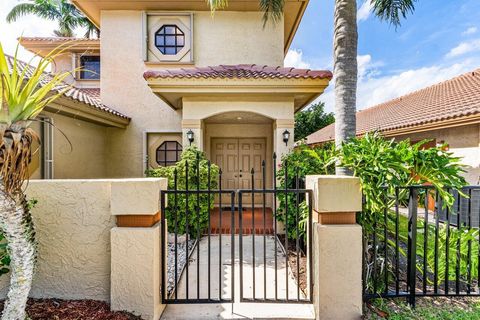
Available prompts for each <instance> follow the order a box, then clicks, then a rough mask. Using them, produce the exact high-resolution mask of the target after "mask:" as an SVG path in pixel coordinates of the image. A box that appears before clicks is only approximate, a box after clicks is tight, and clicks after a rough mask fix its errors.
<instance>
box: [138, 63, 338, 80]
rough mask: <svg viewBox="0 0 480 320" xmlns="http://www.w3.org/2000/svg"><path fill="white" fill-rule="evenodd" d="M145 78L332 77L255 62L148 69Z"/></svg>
mask: <svg viewBox="0 0 480 320" xmlns="http://www.w3.org/2000/svg"><path fill="white" fill-rule="evenodd" d="M143 76H144V78H145V79H152V78H153V79H156V78H197V79H198V78H204V79H216V78H220V79H331V78H332V73H331V72H330V71H325V70H310V69H296V68H284V67H269V66H259V65H255V64H239V65H220V66H215V67H204V68H178V69H166V70H160V71H147V72H145V73H144V74H143Z"/></svg>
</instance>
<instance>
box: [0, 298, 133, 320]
mask: <svg viewBox="0 0 480 320" xmlns="http://www.w3.org/2000/svg"><path fill="white" fill-rule="evenodd" d="M3 303H4V302H3V301H1V302H0V310H3ZM27 313H28V316H29V317H30V319H31V320H80V319H81V320H141V319H142V318H141V317H139V316H135V315H133V314H131V313H128V312H112V311H110V306H109V305H108V304H107V303H106V302H102V301H93V300H60V299H29V300H28V303H27Z"/></svg>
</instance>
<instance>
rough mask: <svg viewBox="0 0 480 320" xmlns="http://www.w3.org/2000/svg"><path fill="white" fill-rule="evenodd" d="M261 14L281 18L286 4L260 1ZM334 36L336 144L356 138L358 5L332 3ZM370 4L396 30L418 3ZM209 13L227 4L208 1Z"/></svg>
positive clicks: (383, 0)
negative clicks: (333, 9) (333, 5)
mask: <svg viewBox="0 0 480 320" xmlns="http://www.w3.org/2000/svg"><path fill="white" fill-rule="evenodd" d="M259 1H260V8H261V9H262V10H263V12H264V16H263V20H264V23H266V22H267V20H268V19H269V18H273V20H274V21H278V19H279V18H280V17H281V16H282V14H283V9H284V6H285V0H259ZM334 1H335V13H334V28H333V29H334V34H333V60H334V67H333V75H334V78H335V144H336V145H337V147H341V145H342V143H344V142H345V141H347V140H348V139H351V138H353V137H355V133H356V118H355V113H356V103H357V70H358V68H357V44H358V33H357V1H356V0H334ZM365 1H370V3H371V5H372V9H373V11H374V13H375V15H376V16H377V17H379V18H380V19H382V20H385V21H387V22H389V23H391V24H393V25H395V26H398V25H400V20H401V18H406V16H407V14H408V13H411V12H413V10H414V2H415V1H417V0H365ZM207 2H208V4H209V5H210V8H211V9H212V12H215V10H217V9H225V8H226V7H227V6H228V0H207ZM336 173H337V174H338V175H350V174H351V172H349V171H348V170H347V169H345V168H342V167H339V166H337V168H336Z"/></svg>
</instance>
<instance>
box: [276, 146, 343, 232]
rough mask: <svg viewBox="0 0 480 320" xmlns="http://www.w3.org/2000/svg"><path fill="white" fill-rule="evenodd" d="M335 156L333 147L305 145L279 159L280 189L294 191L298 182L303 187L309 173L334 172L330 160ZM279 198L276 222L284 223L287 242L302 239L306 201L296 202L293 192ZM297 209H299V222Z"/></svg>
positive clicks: (306, 208) (281, 194)
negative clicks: (288, 239)
mask: <svg viewBox="0 0 480 320" xmlns="http://www.w3.org/2000/svg"><path fill="white" fill-rule="evenodd" d="M335 154H336V151H335V146H334V145H333V144H328V145H325V146H323V147H322V148H314V149H311V148H310V147H308V146H307V145H305V144H302V145H300V146H298V147H297V148H295V149H294V150H293V151H292V152H290V153H288V154H286V155H285V156H283V158H282V162H281V164H280V168H279V170H278V172H277V179H278V182H279V188H280V189H285V188H286V187H287V188H291V189H293V188H296V187H297V183H298V186H299V187H301V188H302V187H303V183H304V180H305V177H306V176H307V175H309V174H332V173H334V172H335V166H334V165H332V163H331V160H332V158H333V157H334V156H335ZM297 179H298V181H297ZM278 199H279V203H278V209H277V211H276V215H277V220H278V221H281V222H283V223H285V221H286V222H287V223H286V224H285V225H286V231H287V234H288V237H289V238H290V239H297V237H300V238H304V236H305V232H306V226H307V224H306V223H305V222H306V220H307V219H308V207H307V206H306V205H305V199H304V198H303V197H302V198H301V199H300V203H297V196H296V194H293V193H288V194H285V193H279V194H278ZM297 207H298V208H299V209H300V210H299V218H298V220H297ZM285 212H286V213H287V214H285ZM297 221H298V223H299V224H300V226H301V227H300V229H299V234H297V231H296V230H297V228H296V226H297Z"/></svg>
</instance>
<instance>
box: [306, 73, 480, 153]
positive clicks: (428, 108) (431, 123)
mask: <svg viewBox="0 0 480 320" xmlns="http://www.w3.org/2000/svg"><path fill="white" fill-rule="evenodd" d="M472 121H474V122H480V69H477V70H474V71H471V72H467V73H465V74H462V75H460V76H458V77H455V78H452V79H450V80H447V81H444V82H440V83H438V84H435V85H432V86H430V87H427V88H424V89H421V90H418V91H415V92H412V93H410V94H407V95H404V96H402V97H399V98H396V99H393V100H391V101H388V102H385V103H382V104H379V105H376V106H374V107H371V108H368V109H365V110H362V111H359V112H357V135H362V134H365V133H367V132H370V131H375V130H376V131H380V132H383V133H384V134H385V135H390V136H392V135H398V134H402V133H409V132H416V131H426V130H433V129H439V128H442V127H447V126H453V125H461V124H468V123H471V122H472ZM334 139H335V124H331V125H329V126H327V127H325V128H323V129H321V130H319V131H317V132H315V133H313V134H311V135H310V136H308V137H307V143H308V144H316V143H322V142H327V141H332V140H334Z"/></svg>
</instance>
